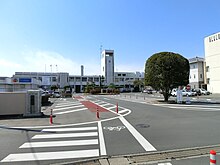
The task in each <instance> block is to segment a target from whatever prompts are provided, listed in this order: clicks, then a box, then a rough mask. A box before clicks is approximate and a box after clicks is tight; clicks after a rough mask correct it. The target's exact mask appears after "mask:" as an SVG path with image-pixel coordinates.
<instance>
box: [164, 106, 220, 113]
mask: <svg viewBox="0 0 220 165" xmlns="http://www.w3.org/2000/svg"><path fill="white" fill-rule="evenodd" d="M168 108H173V109H183V108H184V110H187V111H207V112H208V111H210V112H211V111H220V109H219V108H202V107H177V106H168Z"/></svg>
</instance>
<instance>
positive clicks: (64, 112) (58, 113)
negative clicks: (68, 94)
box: [54, 108, 88, 115]
mask: <svg viewBox="0 0 220 165" xmlns="http://www.w3.org/2000/svg"><path fill="white" fill-rule="evenodd" d="M87 109H88V108H80V109H74V110H69V111H63V112H55V113H54V115H62V114H67V113H72V112H78V111H83V110H87Z"/></svg>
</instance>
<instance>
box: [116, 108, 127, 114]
mask: <svg viewBox="0 0 220 165" xmlns="http://www.w3.org/2000/svg"><path fill="white" fill-rule="evenodd" d="M127 111H128V110H127V109H123V110H121V111H118V113H124V112H127Z"/></svg>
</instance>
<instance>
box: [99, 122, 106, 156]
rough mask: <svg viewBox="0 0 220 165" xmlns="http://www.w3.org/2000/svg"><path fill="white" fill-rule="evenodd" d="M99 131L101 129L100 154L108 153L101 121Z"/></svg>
mask: <svg viewBox="0 0 220 165" xmlns="http://www.w3.org/2000/svg"><path fill="white" fill-rule="evenodd" d="M98 131H99V143H100V155H107V153H106V147H105V140H104V135H103V131H102V123H101V121H99V122H98Z"/></svg>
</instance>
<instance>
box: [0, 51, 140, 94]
mask: <svg viewBox="0 0 220 165" xmlns="http://www.w3.org/2000/svg"><path fill="white" fill-rule="evenodd" d="M101 56H102V58H101V75H84V67H83V65H82V66H81V75H69V73H67V72H15V74H14V75H13V76H12V78H7V79H6V78H4V82H3V80H0V88H1V87H2V90H3V88H4V89H5V88H6V86H7V89H8V90H12V91H24V90H28V89H38V88H39V87H41V88H44V89H47V90H50V88H51V86H57V87H58V88H60V89H63V88H64V87H66V86H68V87H69V88H70V89H71V90H72V91H73V92H77V93H79V92H83V91H84V89H85V87H86V86H87V85H88V84H94V85H96V86H100V85H104V86H108V85H110V84H111V83H113V84H115V85H116V87H118V88H120V90H122V91H132V90H133V89H134V84H133V82H134V81H135V80H144V73H140V72H136V73H134V72H114V50H103V51H102V53H101ZM103 77H104V81H103V79H102V78H103ZM3 85H4V86H3Z"/></svg>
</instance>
